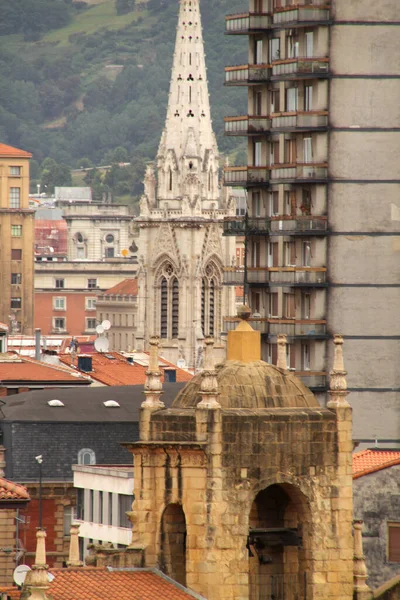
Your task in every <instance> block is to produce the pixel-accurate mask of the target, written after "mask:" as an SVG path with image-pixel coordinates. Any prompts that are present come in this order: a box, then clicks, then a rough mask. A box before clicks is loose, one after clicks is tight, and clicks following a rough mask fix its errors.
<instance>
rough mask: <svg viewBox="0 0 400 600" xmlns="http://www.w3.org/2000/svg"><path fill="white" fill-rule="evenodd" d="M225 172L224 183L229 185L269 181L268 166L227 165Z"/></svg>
mask: <svg viewBox="0 0 400 600" xmlns="http://www.w3.org/2000/svg"><path fill="white" fill-rule="evenodd" d="M224 173H225V177H224V184H225V185H229V186H237V187H247V186H257V185H263V184H266V183H268V181H269V170H268V168H267V167H246V166H244V167H225V170H224Z"/></svg>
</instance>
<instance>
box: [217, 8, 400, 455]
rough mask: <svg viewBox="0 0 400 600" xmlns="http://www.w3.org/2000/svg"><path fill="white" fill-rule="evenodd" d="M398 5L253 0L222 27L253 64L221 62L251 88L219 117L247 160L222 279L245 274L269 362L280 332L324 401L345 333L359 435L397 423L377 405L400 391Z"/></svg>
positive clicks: (379, 434)
mask: <svg viewBox="0 0 400 600" xmlns="http://www.w3.org/2000/svg"><path fill="white" fill-rule="evenodd" d="M398 8H399V6H398V2H397V0H387V1H385V2H384V3H376V2H373V0H362V1H360V2H349V1H348V0H332V1H331V2H330V3H327V2H322V0H315V1H314V2H312V3H310V2H305V1H301V2H296V3H295V4H294V3H293V2H291V1H289V0H250V3H249V8H248V10H249V12H248V13H247V14H241V15H228V16H227V18H226V33H227V34H229V35H246V36H248V39H249V57H248V64H245V65H240V66H229V67H227V68H226V73H225V85H226V86H227V87H229V86H237V85H239V86H245V87H247V88H248V108H247V114H246V115H244V116H233V117H227V118H226V119H225V128H226V134H227V135H235V136H246V137H247V138H248V160H247V165H244V166H242V167H231V168H228V169H226V176H225V180H226V183H227V185H235V186H243V187H245V188H246V189H247V191H248V217H247V220H235V219H233V220H229V219H227V222H226V224H225V232H226V233H227V234H228V235H229V234H232V235H237V233H238V231H240V229H241V230H242V232H243V233H244V234H246V244H247V262H246V268H245V269H233V268H227V269H226V272H225V283H227V284H236V285H239V284H240V283H243V281H245V284H246V285H245V287H246V292H247V302H248V303H249V304H250V306H251V308H252V311H253V317H254V322H253V325H254V326H255V327H256V328H257V329H259V330H260V331H261V334H262V339H263V357H264V358H265V359H266V360H268V361H269V362H271V361H272V362H273V363H276V360H277V347H276V343H277V334H279V333H285V334H287V335H288V336H289V337H288V341H289V345H288V363H289V365H290V367H291V368H292V369H293V370H295V371H296V374H297V375H299V376H300V377H301V378H302V379H303V381H304V382H306V385H308V386H309V387H310V388H311V389H312V390H313V391H314V392H316V393H318V394H319V395H320V396H321V398H322V402H324V401H325V400H326V389H327V365H328V361H329V351H328V346H327V339H328V338H329V337H330V336H332V333H333V332H334V331H340V332H341V333H342V334H343V336H344V338H345V339H346V343H347V345H348V348H349V363H348V370H349V388H350V389H351V391H352V405H353V408H354V411H355V412H354V414H355V428H354V436H355V438H361V439H366V440H369V443H371V442H372V440H375V439H378V440H380V441H381V442H384V440H386V441H387V443H388V444H392V445H393V443H394V441H395V440H399V439H400V430H399V421H398V419H397V418H393V419H389V421H390V422H389V423H388V422H387V420H386V422H385V424H383V423H382V421H381V419H380V418H379V415H380V414H382V410H383V409H384V410H385V411H387V410H389V411H393V410H394V408H395V406H396V403H398V400H399V394H400V371H399V369H398V368H397V363H398V360H397V357H398V354H399V351H400V329H399V327H400V326H399V320H398V318H397V316H398V306H399V303H400V292H399V289H400V284H399V275H400V266H399V265H400V262H399V252H400V240H399V223H400V203H399V192H400V178H399V164H398V163H399V161H398V154H399V149H400V113H399V109H398V97H399V94H400V67H399V65H400V41H399V40H400V36H399V18H398ZM226 322H227V328H228V329H229V328H232V327H233V326H234V319H232V318H231V319H226ZM377 394H379V398H380V408H379V409H376V406H377V403H376V399H377ZM324 398H325V400H324ZM392 414H394V413H392Z"/></svg>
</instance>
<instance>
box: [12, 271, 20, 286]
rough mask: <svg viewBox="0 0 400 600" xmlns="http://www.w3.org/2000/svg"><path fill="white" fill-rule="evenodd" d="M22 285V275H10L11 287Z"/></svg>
mask: <svg viewBox="0 0 400 600" xmlns="http://www.w3.org/2000/svg"><path fill="white" fill-rule="evenodd" d="M21 283H22V273H11V285H20V284H21Z"/></svg>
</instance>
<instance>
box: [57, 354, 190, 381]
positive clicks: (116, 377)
mask: <svg viewBox="0 0 400 600" xmlns="http://www.w3.org/2000/svg"><path fill="white" fill-rule="evenodd" d="M90 356H91V357H92V368H93V371H91V372H90V376H91V378H92V379H95V380H96V381H99V382H100V383H103V384H104V385H143V384H144V382H145V381H146V371H147V368H148V367H147V366H144V365H140V364H138V363H135V362H134V363H132V364H131V363H128V361H127V359H126V357H125V356H123V355H122V354H119V352H107V353H105V354H100V353H95V354H91V355H90ZM108 356H111V357H112V358H111V359H110V358H107V357H108ZM59 358H60V361H61V362H63V363H64V364H66V365H70V364H71V355H70V354H60V355H59ZM161 362H162V363H163V364H165V365H166V366H167V367H171V368H174V369H176V381H177V382H179V383H184V382H186V381H190V380H191V379H192V377H193V375H191V374H190V373H188V372H187V371H184V370H183V369H179V368H178V367H176V366H175V365H173V364H172V363H170V362H168V361H166V360H165V359H164V358H162V359H161ZM76 363H77V361H76V359H75V365H76ZM161 371H162V372H163V368H161ZM163 379H164V378H163Z"/></svg>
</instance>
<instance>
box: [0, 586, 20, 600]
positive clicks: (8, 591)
mask: <svg viewBox="0 0 400 600" xmlns="http://www.w3.org/2000/svg"><path fill="white" fill-rule="evenodd" d="M0 594H5V595H6V598H10V600H20V598H21V590H19V589H18V588H16V587H11V586H7V587H3V586H1V585H0Z"/></svg>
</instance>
